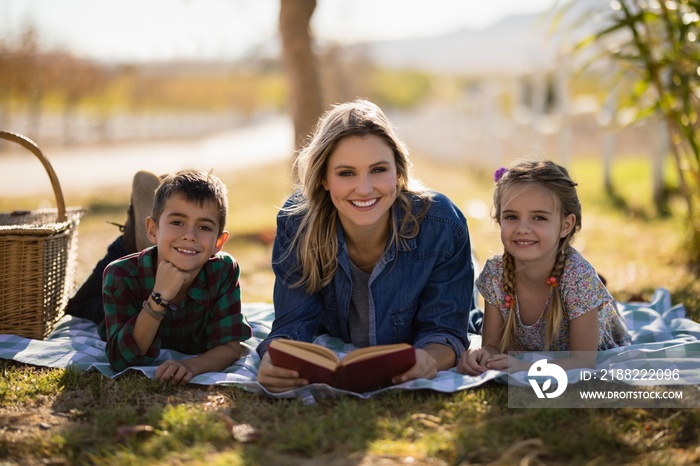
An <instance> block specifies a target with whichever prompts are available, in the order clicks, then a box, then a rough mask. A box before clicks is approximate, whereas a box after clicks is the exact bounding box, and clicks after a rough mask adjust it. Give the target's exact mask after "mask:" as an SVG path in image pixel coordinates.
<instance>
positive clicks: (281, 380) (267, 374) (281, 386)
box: [258, 353, 309, 393]
mask: <svg viewBox="0 0 700 466" xmlns="http://www.w3.org/2000/svg"><path fill="white" fill-rule="evenodd" d="M258 382H259V383H260V385H262V386H263V387H265V388H266V389H267V390H268V391H270V392H272V393H281V392H286V391H289V390H293V389H295V388H297V387H303V386H304V385H307V384H308V383H309V382H308V381H307V380H306V379H302V378H299V374H298V373H297V371H293V370H291V369H285V368H283V367H277V366H275V365H273V364H272V361H270V355H269V353H265V354H264V355H263V357H262V360H260V367H259V368H258Z"/></svg>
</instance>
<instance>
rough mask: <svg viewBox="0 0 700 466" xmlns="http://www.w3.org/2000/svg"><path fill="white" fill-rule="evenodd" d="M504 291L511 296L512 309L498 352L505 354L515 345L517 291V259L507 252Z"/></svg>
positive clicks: (504, 256) (504, 258) (507, 318)
mask: <svg viewBox="0 0 700 466" xmlns="http://www.w3.org/2000/svg"><path fill="white" fill-rule="evenodd" d="M503 291H504V292H505V295H506V296H510V298H511V301H510V307H509V309H508V316H507V317H506V321H505V326H504V328H503V336H501V341H500V343H499V344H498V350H499V351H500V352H501V353H505V352H506V351H507V350H508V349H509V348H513V346H514V343H515V327H516V322H515V296H516V295H515V293H516V291H517V288H516V282H515V259H514V258H513V256H512V255H511V254H510V253H509V252H507V251H504V252H503Z"/></svg>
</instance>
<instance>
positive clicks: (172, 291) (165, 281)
mask: <svg viewBox="0 0 700 466" xmlns="http://www.w3.org/2000/svg"><path fill="white" fill-rule="evenodd" d="M189 280H190V274H189V273H187V272H183V271H182V270H180V269H178V268H177V267H175V266H174V265H173V264H171V263H170V262H168V261H161V262H160V263H159V264H158V270H156V281H155V284H154V285H153V290H154V291H157V292H158V293H160V294H161V296H162V297H163V298H165V299H168V300H171V299H173V298H175V296H177V294H178V293H179V292H180V289H181V288H182V286H183V285H184V284H185V283H187V282H188V281H189Z"/></svg>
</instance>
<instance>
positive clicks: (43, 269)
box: [0, 131, 85, 339]
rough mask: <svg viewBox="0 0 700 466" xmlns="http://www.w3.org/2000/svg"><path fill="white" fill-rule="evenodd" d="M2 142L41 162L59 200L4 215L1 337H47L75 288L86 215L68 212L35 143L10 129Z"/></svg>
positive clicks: (0, 219)
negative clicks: (80, 231) (52, 206)
mask: <svg viewBox="0 0 700 466" xmlns="http://www.w3.org/2000/svg"><path fill="white" fill-rule="evenodd" d="M0 139H5V140H8V141H12V142H15V143H17V144H19V145H21V146H22V147H24V148H26V149H27V150H29V151H30V152H31V153H33V154H34V155H35V156H36V157H37V158H38V159H39V161H40V162H41V163H42V165H43V166H44V169H45V170H46V173H47V174H48V175H49V179H50V180H51V186H52V187H53V193H54V197H55V198H56V208H55V209H37V210H24V211H14V212H10V213H0V334H3V333H9V334H14V335H19V336H22V337H25V338H33V339H44V338H46V337H47V336H48V334H49V333H51V331H52V330H53V327H54V324H55V323H56V321H58V320H59V319H60V318H61V317H62V316H63V313H64V312H65V308H66V305H67V304H68V298H69V297H70V294H71V292H72V291H73V287H74V285H75V273H76V267H77V254H78V230H77V229H78V223H79V222H80V217H82V215H83V213H84V212H85V211H84V210H83V209H81V208H75V207H74V208H70V209H66V205H65V202H64V199H63V192H62V191H61V186H60V183H59V182H58V178H57V177H56V173H55V172H54V170H53V167H52V166H51V164H50V163H49V161H48V159H47V158H46V157H45V156H44V154H42V152H41V150H40V149H39V147H38V146H37V145H36V143H34V141H32V140H30V139H28V138H26V137H24V136H22V135H20V134H17V133H11V132H7V131H0ZM18 175H19V174H18Z"/></svg>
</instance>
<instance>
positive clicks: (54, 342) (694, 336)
mask: <svg viewBox="0 0 700 466" xmlns="http://www.w3.org/2000/svg"><path fill="white" fill-rule="evenodd" d="M618 305H619V307H620V309H621V311H622V314H623V316H624V317H625V321H626V323H627V326H628V328H629V329H630V334H631V336H632V343H633V344H632V345H631V346H628V347H624V348H617V349H612V350H607V351H601V352H599V353H598V360H599V361H600V362H609V361H616V362H625V363H626V364H628V365H629V367H636V366H637V365H638V364H643V363H644V362H645V361H648V360H650V359H652V358H674V359H678V360H679V364H682V365H683V366H684V367H686V368H689V374H690V375H689V376H688V377H687V378H686V379H685V382H686V383H694V384H700V323H697V322H694V321H692V320H690V319H687V318H686V317H685V309H684V308H683V305H682V304H679V305H675V306H672V304H671V299H670V294H669V292H668V291H667V290H665V289H662V288H660V289H658V290H657V291H656V293H655V294H654V297H653V299H652V300H651V302H649V303H620V304H618ZM243 313H244V314H245V315H246V317H247V319H248V321H249V323H250V324H251V325H252V327H253V338H251V339H250V340H248V341H247V342H244V343H243V348H244V353H243V356H242V357H241V359H240V360H239V361H238V362H236V363H235V364H234V365H232V366H230V367H229V368H227V369H226V370H225V371H223V372H215V373H214V372H211V373H206V374H200V375H198V376H196V377H194V378H193V379H192V381H191V383H194V384H200V385H216V384H230V385H235V386H237V387H240V388H242V389H244V390H247V391H250V392H256V393H264V394H266V395H269V396H274V397H281V398H292V397H301V398H302V399H303V400H305V401H307V402H309V403H313V401H314V400H315V399H316V398H319V397H326V396H336V395H338V394H342V393H346V394H350V395H353V396H357V397H361V398H369V397H371V396H374V395H377V394H378V393H382V392H385V391H389V390H434V391H438V392H456V391H459V390H465V389H468V388H472V387H476V386H479V385H481V384H483V383H485V382H487V381H489V380H494V379H495V380H498V381H501V382H503V381H505V380H507V377H506V376H505V374H504V373H502V372H498V371H489V372H486V373H484V374H482V375H480V376H478V377H471V376H467V375H462V374H459V373H457V372H456V371H455V369H451V370H447V371H441V372H440V373H439V374H438V376H437V377H435V378H434V379H431V380H427V379H420V380H414V381H410V382H406V383H403V384H400V385H395V386H392V387H388V388H385V389H382V390H377V391H374V392H370V393H352V392H345V391H342V390H338V389H335V388H332V387H329V386H327V385H323V384H313V385H310V386H307V387H303V388H299V389H296V390H293V391H289V392H286V393H282V394H272V393H270V392H268V391H267V390H265V389H264V387H262V386H261V385H260V384H258V383H257V382H256V375H257V367H258V364H259V362H260V360H259V358H258V356H257V353H256V352H255V347H256V345H257V344H258V343H259V342H260V341H261V340H262V339H264V338H265V336H266V335H267V334H268V333H269V331H270V327H271V324H272V320H273V318H274V309H273V307H272V305H271V304H266V303H252V304H246V305H244V306H243ZM471 339H472V341H474V342H475V343H478V342H479V341H480V339H481V338H480V336H479V335H472V336H471ZM315 342H316V343H318V344H321V345H324V346H326V347H328V348H330V349H332V350H334V351H336V352H337V353H339V355H340V356H341V357H342V356H344V355H345V354H346V353H348V352H350V351H352V350H353V349H355V346H353V345H350V344H346V343H344V342H343V341H342V340H340V339H338V338H335V337H330V336H328V335H322V336H320V337H318V338H317V339H316V341H315ZM104 349H105V343H104V342H103V341H102V340H100V338H99V337H98V335H97V327H96V326H95V324H93V323H92V322H90V321H87V320H84V319H79V318H75V317H72V316H65V317H63V319H61V320H60V321H59V322H58V324H57V325H56V327H55V329H54V331H53V332H52V333H51V335H49V337H48V338H47V339H46V340H32V339H27V338H22V337H18V336H16V335H0V358H3V359H12V360H15V361H18V362H22V363H26V364H32V365H37V366H46V367H55V368H67V367H73V368H77V369H79V370H84V371H88V370H98V371H100V372H101V373H102V374H104V375H105V376H107V377H111V378H116V377H119V376H120V375H122V374H124V373H127V372H131V371H139V372H142V373H143V374H145V375H146V376H148V377H153V376H154V375H155V371H156V367H155V366H153V367H132V368H129V369H127V370H125V371H122V372H115V371H114V370H113V369H112V368H111V367H110V365H109V363H108V362H107V358H106V356H105V352H104ZM187 357H188V356H187V355H184V354H181V353H177V352H174V351H168V350H163V351H162V352H161V354H160V356H159V359H158V362H160V361H165V360H167V359H173V358H174V359H184V358H187ZM686 372H688V371H686ZM517 381H518V379H517V377H516V383H517ZM521 382H522V383H523V384H524V385H527V381H526V380H524V379H523V380H521Z"/></svg>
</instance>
